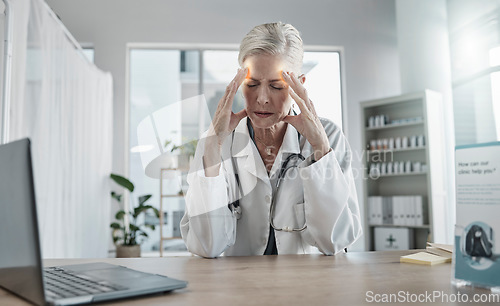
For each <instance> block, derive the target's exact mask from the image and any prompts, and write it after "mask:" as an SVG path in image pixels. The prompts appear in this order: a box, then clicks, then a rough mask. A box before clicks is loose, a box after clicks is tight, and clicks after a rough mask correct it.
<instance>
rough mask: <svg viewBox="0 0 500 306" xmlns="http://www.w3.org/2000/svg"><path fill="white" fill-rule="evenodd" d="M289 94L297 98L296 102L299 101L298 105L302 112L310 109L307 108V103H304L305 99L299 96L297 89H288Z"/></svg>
mask: <svg viewBox="0 0 500 306" xmlns="http://www.w3.org/2000/svg"><path fill="white" fill-rule="evenodd" d="M288 94H289V95H290V97H292V99H294V100H295V102H297V105H298V106H299V109H300V112H302V113H304V112H307V111H308V109H307V106H306V105H305V103H304V100H302V98H301V97H299V96H298V95H297V94H296V93H295V91H294V90H293V89H291V88H290V89H289V90H288Z"/></svg>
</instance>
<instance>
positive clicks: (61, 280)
mask: <svg viewBox="0 0 500 306" xmlns="http://www.w3.org/2000/svg"><path fill="white" fill-rule="evenodd" d="M43 276H44V282H45V294H46V296H47V298H48V299H51V300H55V299H61V298H70V297H75V296H85V295H95V294H99V293H105V292H113V291H119V290H126V289H128V288H126V287H123V286H120V285H116V284H111V283H109V282H107V281H102V280H95V279H92V278H91V277H89V276H86V275H80V274H78V275H77V274H72V273H69V272H67V271H65V270H64V269H63V268H57V267H51V268H46V269H44V273H43Z"/></svg>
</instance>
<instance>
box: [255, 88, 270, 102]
mask: <svg viewBox="0 0 500 306" xmlns="http://www.w3.org/2000/svg"><path fill="white" fill-rule="evenodd" d="M259 87H260V88H259V91H258V92H257V102H258V103H259V104H266V103H268V102H269V91H268V89H267V87H266V86H259Z"/></svg>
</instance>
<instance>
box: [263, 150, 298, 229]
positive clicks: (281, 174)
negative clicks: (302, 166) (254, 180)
mask: <svg viewBox="0 0 500 306" xmlns="http://www.w3.org/2000/svg"><path fill="white" fill-rule="evenodd" d="M292 158H295V159H296V160H299V162H298V163H297V162H296V163H295V164H293V165H291V166H289V165H288V164H289V162H290V161H291V160H292ZM303 160H305V158H304V156H302V154H300V153H292V154H291V155H289V156H288V157H287V158H286V159H285V161H284V162H283V163H281V168H280V172H279V174H278V180H277V181H276V193H275V195H274V196H273V197H272V200H271V207H270V208H269V210H270V211H269V223H270V224H271V226H272V227H273V228H274V230H276V231H280V232H281V231H283V232H302V231H303V230H305V229H306V228H307V224H306V222H305V221H304V225H302V227H300V228H293V227H290V226H283V227H281V228H279V227H276V226H275V225H274V211H275V209H276V198H277V197H278V193H279V190H280V185H281V181H282V180H283V178H284V177H285V175H286V173H287V171H288V170H290V169H291V168H297V167H298V166H299V163H300V162H301V161H303Z"/></svg>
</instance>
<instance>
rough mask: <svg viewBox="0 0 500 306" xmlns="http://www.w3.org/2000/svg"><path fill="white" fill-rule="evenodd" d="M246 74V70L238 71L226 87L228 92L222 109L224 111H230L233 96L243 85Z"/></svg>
mask: <svg viewBox="0 0 500 306" xmlns="http://www.w3.org/2000/svg"><path fill="white" fill-rule="evenodd" d="M247 73H248V68H245V69H241V68H240V69H238V72H237V73H236V76H235V77H234V79H233V80H232V81H231V83H230V84H229V85H228V87H229V92H228V94H227V96H226V99H225V100H226V101H225V103H224V107H225V108H226V109H232V107H233V100H234V96H235V95H236V92H237V91H238V88H239V87H240V85H241V83H243V81H244V80H245V77H246V75H247Z"/></svg>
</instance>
